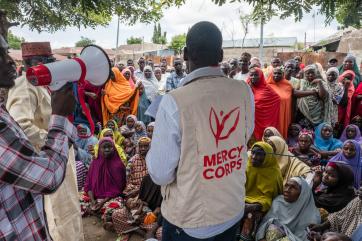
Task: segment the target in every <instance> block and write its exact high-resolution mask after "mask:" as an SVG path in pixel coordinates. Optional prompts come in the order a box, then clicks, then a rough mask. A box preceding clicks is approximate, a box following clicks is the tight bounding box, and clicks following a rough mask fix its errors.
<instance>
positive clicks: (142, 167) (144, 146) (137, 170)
mask: <svg viewBox="0 0 362 241" xmlns="http://www.w3.org/2000/svg"><path fill="white" fill-rule="evenodd" d="M150 144H151V139H150V138H148V137H141V138H140V139H139V141H138V148H137V154H136V155H135V156H134V157H132V158H131V160H129V165H128V166H127V169H128V172H129V174H128V175H127V187H126V189H125V191H124V193H125V194H126V195H127V197H134V196H137V195H138V193H139V191H140V186H141V182H142V179H143V178H144V177H145V176H146V175H148V171H147V166H146V155H147V153H148V151H149V149H150Z"/></svg>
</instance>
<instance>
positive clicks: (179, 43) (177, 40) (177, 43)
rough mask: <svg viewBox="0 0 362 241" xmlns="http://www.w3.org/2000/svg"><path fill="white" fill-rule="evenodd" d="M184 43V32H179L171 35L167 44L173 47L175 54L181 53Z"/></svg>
mask: <svg viewBox="0 0 362 241" xmlns="http://www.w3.org/2000/svg"><path fill="white" fill-rule="evenodd" d="M185 45H186V34H179V35H175V36H173V37H172V40H171V43H170V45H169V46H168V47H169V48H170V49H173V50H174V51H175V53H176V54H181V51H182V49H183V47H185Z"/></svg>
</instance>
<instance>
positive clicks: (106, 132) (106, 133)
mask: <svg viewBox="0 0 362 241" xmlns="http://www.w3.org/2000/svg"><path fill="white" fill-rule="evenodd" d="M104 137H110V138H111V139H112V140H113V141H115V138H114V133H113V131H112V129H110V128H105V129H103V130H102V131H101V133H100V134H99V140H101V139H102V138H104ZM115 148H116V150H117V153H118V156H119V158H120V159H121V160H122V162H123V163H124V165H125V166H127V156H126V153H125V152H124V150H123V148H122V147H120V146H119V145H117V144H115ZM98 149H99V144H96V145H95V146H94V149H93V150H91V152H92V153H93V158H97V157H98Z"/></svg>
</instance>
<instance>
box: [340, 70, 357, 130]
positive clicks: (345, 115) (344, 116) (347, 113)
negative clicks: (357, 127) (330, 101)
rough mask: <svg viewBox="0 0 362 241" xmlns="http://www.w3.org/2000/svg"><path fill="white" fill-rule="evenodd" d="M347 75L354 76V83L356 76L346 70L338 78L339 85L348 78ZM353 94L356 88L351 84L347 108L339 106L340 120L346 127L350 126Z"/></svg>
mask: <svg viewBox="0 0 362 241" xmlns="http://www.w3.org/2000/svg"><path fill="white" fill-rule="evenodd" d="M346 75H352V82H353V80H354V78H355V76H356V75H355V74H354V72H353V71H352V70H346V71H344V72H343V74H341V75H340V76H339V77H338V81H339V83H341V84H342V82H343V80H344V78H345V77H346ZM353 93H354V86H353V84H352V83H351V84H350V85H349V88H348V103H347V107H346V108H344V107H342V106H340V105H339V106H338V119H339V121H340V122H342V123H344V127H346V126H348V125H349V121H350V119H351V110H352V97H353Z"/></svg>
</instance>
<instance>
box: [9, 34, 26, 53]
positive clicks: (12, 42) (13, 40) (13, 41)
mask: <svg viewBox="0 0 362 241" xmlns="http://www.w3.org/2000/svg"><path fill="white" fill-rule="evenodd" d="M22 42H25V39H24V38H20V37H18V36H16V35H14V34H13V33H12V32H11V31H9V33H8V43H9V47H10V48H11V49H20V48H21V43H22Z"/></svg>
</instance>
